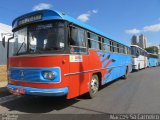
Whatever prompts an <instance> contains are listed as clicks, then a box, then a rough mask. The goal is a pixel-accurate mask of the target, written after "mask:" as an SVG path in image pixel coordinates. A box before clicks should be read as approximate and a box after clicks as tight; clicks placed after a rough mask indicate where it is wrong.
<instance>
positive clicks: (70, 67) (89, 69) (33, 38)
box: [7, 10, 132, 99]
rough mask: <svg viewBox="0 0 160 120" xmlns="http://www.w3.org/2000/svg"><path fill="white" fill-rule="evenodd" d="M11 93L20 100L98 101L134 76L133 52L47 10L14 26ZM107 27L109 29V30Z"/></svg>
mask: <svg viewBox="0 0 160 120" xmlns="http://www.w3.org/2000/svg"><path fill="white" fill-rule="evenodd" d="M12 26H13V33H14V39H15V45H14V55H13V56H12V57H9V59H8V79H9V84H8V86H7V87H8V89H9V91H10V92H11V93H14V94H22V95H23V94H28V95H38V96H63V95H66V97H67V99H70V98H74V97H76V96H79V95H82V94H85V93H86V95H87V96H88V97H90V98H92V97H94V96H95V95H96V93H97V92H98V89H99V87H100V85H104V84H106V83H109V82H111V81H113V80H115V79H117V78H119V77H124V78H127V76H128V73H129V72H131V70H132V57H131V50H130V47H129V46H127V45H125V44H123V43H122V42H120V41H116V40H113V39H112V38H111V37H109V36H107V35H106V34H104V33H102V32H100V31H98V30H96V29H94V28H92V27H90V26H88V25H86V24H84V23H82V22H80V21H78V20H76V19H74V18H72V17H70V16H68V15H66V14H64V13H60V12H56V11H52V10H41V11H35V12H31V13H28V14H25V15H22V16H20V17H18V18H16V19H15V20H14V21H13V23H12ZM106 27H107V26H106Z"/></svg>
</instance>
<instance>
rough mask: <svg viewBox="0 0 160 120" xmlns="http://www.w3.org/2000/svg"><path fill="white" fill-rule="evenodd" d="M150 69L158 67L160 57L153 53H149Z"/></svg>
mask: <svg viewBox="0 0 160 120" xmlns="http://www.w3.org/2000/svg"><path fill="white" fill-rule="evenodd" d="M147 57H148V67H156V66H158V55H157V54H153V53H147Z"/></svg>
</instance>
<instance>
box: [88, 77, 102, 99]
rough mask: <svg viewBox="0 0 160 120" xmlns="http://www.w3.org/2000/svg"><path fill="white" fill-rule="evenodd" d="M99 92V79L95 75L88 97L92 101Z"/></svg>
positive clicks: (90, 84)
mask: <svg viewBox="0 0 160 120" xmlns="http://www.w3.org/2000/svg"><path fill="white" fill-rule="evenodd" d="M98 90H99V78H98V76H97V75H93V76H92V79H91V81H90V83H89V92H88V93H87V94H86V97H87V98H89V99H91V98H93V97H94V96H95V95H96V94H97V92H98Z"/></svg>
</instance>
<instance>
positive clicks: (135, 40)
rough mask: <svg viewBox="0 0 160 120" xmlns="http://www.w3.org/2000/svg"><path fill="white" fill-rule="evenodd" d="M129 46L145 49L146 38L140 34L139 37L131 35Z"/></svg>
mask: <svg viewBox="0 0 160 120" xmlns="http://www.w3.org/2000/svg"><path fill="white" fill-rule="evenodd" d="M131 44H132V45H138V46H139V47H141V48H144V49H145V48H147V38H146V37H145V36H144V35H143V34H141V35H140V36H139V37H138V36H136V35H133V36H132V38H131Z"/></svg>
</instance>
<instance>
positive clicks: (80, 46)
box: [70, 26, 87, 53]
mask: <svg viewBox="0 0 160 120" xmlns="http://www.w3.org/2000/svg"><path fill="white" fill-rule="evenodd" d="M70 51H71V53H86V52H87V45H86V31H85V30H83V29H81V28H77V27H74V26H72V27H71V37H70Z"/></svg>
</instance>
